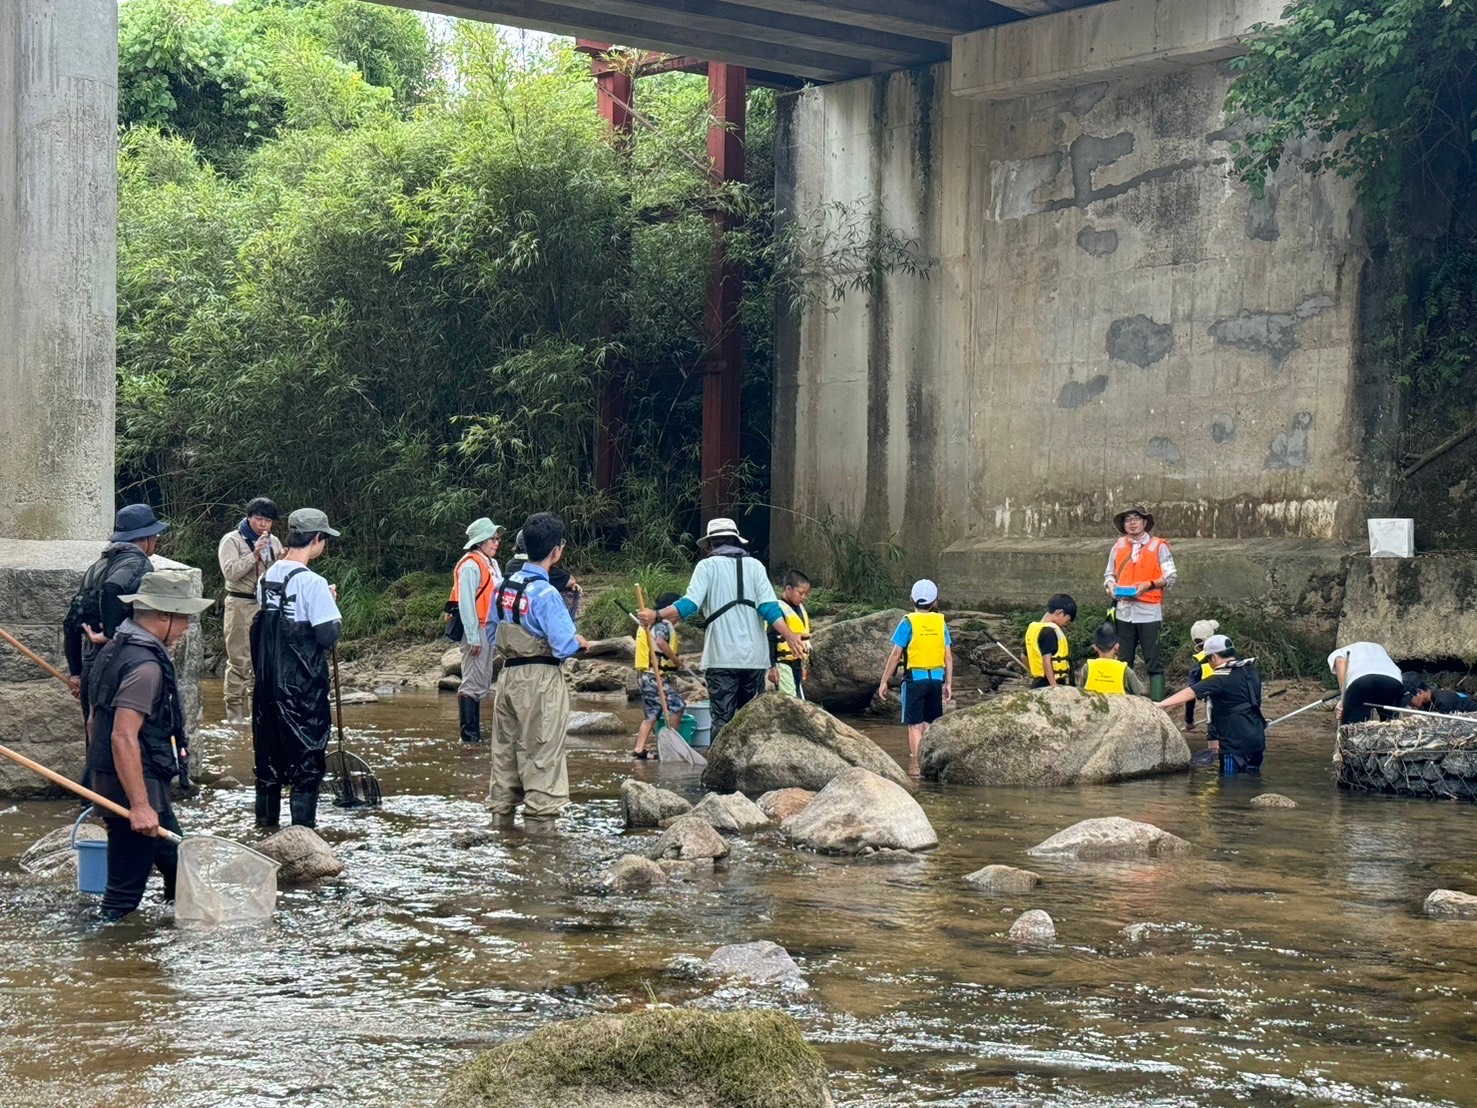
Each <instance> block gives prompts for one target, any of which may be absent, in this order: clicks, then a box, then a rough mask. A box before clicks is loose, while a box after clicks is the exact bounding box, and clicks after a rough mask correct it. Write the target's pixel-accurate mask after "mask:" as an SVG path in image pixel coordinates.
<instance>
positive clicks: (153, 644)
mask: <svg viewBox="0 0 1477 1108" xmlns="http://www.w3.org/2000/svg"><path fill="white" fill-rule="evenodd" d="M148 662H157V663H158V664H159V669H160V671H161V674H162V679H161V680H160V682H159V692H158V695H157V696H155V698H154V705H153V707H152V708H151V709H150V710H149V715H148V718H147V719H145V720H144V725H143V726H142V727H141V728H140V729H139V734H138V745H139V755H140V759H141V761H142V762H143V769H144V776H145V777H152V778H155V779H156V780H159V781H164V782H168V781H169V779H170V778H171V777H173V776H174V775H175V774H176V773H178V772H179V763H178V760H177V759H176V757H175V750H174V745H173V744H172V743H171V742H170V739H177V740H178V741H179V745H180V746H185V745H187V744H188V743H189V737H188V735H187V734H186V730H185V717H184V711H183V709H182V708H181V707H180V697H179V684H178V682H177V681H176V679H175V674H174V660H173V659H171V658H170V656H169V651H167V650H165V649H164V647H163V645H162V644H161V643H160V642H159V640H158V639H155V638H154V637H153V636H152V635H142V634H135V633H133V632H128V633H126V634H118V635H115V636H114V637H113V640H112V641H111V642H109V643H108V644H107V645H106V646H104V647H103V648H102V649H101V650H100V651H98V654H97V657H96V658H95V659H93V663H92V670H91V674H90V681H89V684H88V695H89V698H90V700H91V703H92V705H93V708H92V740H91V741H90V742H89V743H88V745H87V768H88V769H89V770H90V771H91V772H93V773H109V774H112V775H113V776H115V777H116V776H117V774H118V770H117V767H116V766H114V764H113V715H114V709H113V697H114V696H115V695H116V694H117V692H118V687H119V686H120V685H122V684H123V679H124V678H125V677H127V676H128V675H129V674H130V673H132V672H133V671H134V670H136V669H137V668H138V667H139V666H141V665H144V664H146V663H148Z"/></svg>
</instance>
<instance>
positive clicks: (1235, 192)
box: [775, 9, 1364, 568]
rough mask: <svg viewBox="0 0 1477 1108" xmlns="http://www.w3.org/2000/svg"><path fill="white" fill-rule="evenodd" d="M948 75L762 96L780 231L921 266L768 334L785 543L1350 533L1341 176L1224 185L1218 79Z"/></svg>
mask: <svg viewBox="0 0 1477 1108" xmlns="http://www.w3.org/2000/svg"><path fill="white" fill-rule="evenodd" d="M1085 11H1089V12H1090V11H1092V9H1085ZM1049 18H1054V17H1049ZM1018 26H1025V25H1018ZM950 80H951V78H950V72H949V68H948V66H945V65H940V66H937V67H934V68H933V69H931V70H929V71H923V72H910V73H900V74H894V75H892V76H889V77H879V78H876V79H873V80H868V81H860V82H852V83H848V84H843V85H834V86H830V87H826V88H818V89H811V90H807V91H804V92H801V93H798V94H795V95H794V96H791V97H788V98H786V99H785V101H784V102H783V109H782V111H783V116H782V127H781V131H780V142H781V147H782V149H781V151H780V167H779V172H780V176H781V185H782V188H781V195H782V197H784V198H786V199H787V200H789V201H790V210H791V211H792V212H793V213H794V217H795V218H796V219H799V220H801V221H803V222H805V223H808V224H813V223H815V222H816V221H819V220H822V219H824V218H827V208H826V205H829V204H834V203H836V202H840V203H842V204H846V205H851V206H853V210H858V211H862V212H865V213H872V214H876V215H877V216H879V217H880V218H881V219H882V220H883V221H884V222H885V223H886V224H888V225H890V226H892V227H894V228H896V229H897V230H899V231H900V232H901V233H903V234H904V235H907V236H909V237H911V238H913V239H915V240H916V249H917V252H918V253H919V254H920V255H921V256H923V257H924V258H926V259H928V260H930V261H931V262H932V263H933V270H932V273H931V274H930V275H929V276H928V277H927V279H922V278H916V277H911V276H906V275H902V274H897V273H894V274H892V275H889V276H887V277H885V278H884V279H883V280H882V281H881V283H880V286H879V287H878V288H877V289H876V291H875V292H872V293H867V292H858V293H853V294H851V295H849V296H848V297H847V298H846V299H845V300H843V301H842V302H841V303H839V304H837V303H832V304H829V305H827V306H826V307H825V309H824V310H811V311H807V312H805V313H804V314H803V315H802V316H801V317H800V318H799V319H798V320H796V321H786V320H782V321H781V325H780V336H779V337H780V342H779V344H778V352H779V364H778V367H777V384H778V388H777V397H778V401H777V405H776V419H775V435H776V437H775V460H776V464H775V474H776V481H775V498H776V500H777V502H778V503H779V504H780V505H781V507H782V508H787V509H791V510H792V512H786V511H781V512H779V513H777V518H776V539H777V543H778V545H779V547H780V550H781V552H782V553H789V554H793V555H796V556H799V557H802V558H803V557H805V556H806V554H807V548H806V546H805V543H804V541H803V538H802V537H801V536H800V535H799V534H798V533H797V532H798V528H797V521H801V522H803V517H804V516H806V515H809V516H823V515H825V514H826V512H827V511H828V510H830V511H833V512H835V513H836V514H837V515H840V516H843V517H846V518H849V519H852V520H856V521H859V522H860V523H861V524H862V526H863V529H864V531H865V533H866V534H867V535H868V536H870V537H872V538H881V537H884V536H888V535H895V536H896V537H897V538H898V540H899V541H901V542H902V543H903V545H905V546H906V547H907V548H908V550H909V552H910V554H911V555H913V558H912V559H910V560H913V561H916V563H917V564H918V566H919V568H928V567H930V566H931V565H932V563H933V562H934V559H935V558H936V556H937V555H938V554H939V552H940V551H942V550H943V549H944V548H945V547H947V546H949V545H950V544H951V543H954V542H956V541H958V540H960V539H961V538H963V537H965V536H971V537H974V538H990V537H996V538H1006V537H1008V538H1012V539H1014V538H1020V537H1030V538H1033V539H1055V538H1065V537H1072V536H1079V535H1098V536H1101V537H1102V539H1103V542H1104V543H1106V542H1107V541H1108V539H1109V537H1110V536H1111V524H1110V522H1109V521H1110V519H1111V516H1112V514H1113V511H1114V510H1115V508H1116V507H1119V506H1122V505H1125V504H1127V503H1130V502H1133V501H1144V502H1146V503H1148V504H1150V505H1152V506H1153V507H1154V509H1155V511H1156V514H1157V516H1158V524H1159V531H1160V532H1161V533H1162V534H1164V535H1165V536H1166V537H1169V538H1183V537H1204V538H1219V539H1229V538H1240V537H1262V536H1269V537H1287V538H1298V539H1321V540H1325V541H1328V540H1335V539H1340V538H1353V537H1355V536H1357V535H1358V534H1359V533H1361V532H1362V527H1363V524H1362V520H1363V517H1364V504H1363V498H1362V492H1361V484H1360V480H1359V472H1358V470H1359V458H1360V455H1361V441H1362V438H1363V435H1364V428H1363V424H1362V423H1361V422H1360V419H1359V417H1358V414H1357V410H1356V408H1357V406H1356V402H1355V398H1354V395H1353V393H1354V389H1353V384H1354V381H1355V363H1356V357H1355V344H1356V340H1357V325H1356V322H1357V317H1358V307H1359V280H1360V272H1361V267H1362V265H1363V264H1364V256H1363V250H1362V246H1361V242H1360V237H1359V231H1358V225H1357V219H1356V216H1355V209H1354V206H1353V202H1352V196H1351V191H1350V189H1349V186H1348V185H1347V183H1346V182H1342V181H1338V180H1336V179H1332V178H1326V177H1318V178H1314V177H1311V176H1309V175H1307V174H1305V173H1303V172H1302V171H1301V169H1300V168H1299V166H1298V165H1297V164H1296V163H1295V162H1289V163H1287V164H1285V165H1284V167H1283V168H1282V170H1281V171H1279V173H1278V174H1277V175H1276V177H1275V178H1274V180H1273V181H1272V182H1271V185H1270V187H1269V189H1268V191H1267V194H1266V196H1265V197H1263V198H1260V199H1257V198H1253V196H1252V195H1251V193H1250V192H1249V191H1248V190H1247V189H1246V188H1245V187H1244V186H1242V185H1241V184H1239V183H1238V182H1235V181H1233V180H1232V178H1231V174H1230V167H1229V159H1230V156H1231V153H1230V143H1231V142H1232V141H1233V140H1234V139H1235V138H1236V137H1237V135H1238V134H1240V133H1241V130H1240V124H1238V123H1236V122H1234V121H1228V120H1227V119H1225V118H1224V117H1223V114H1222V111H1221V105H1222V103H1223V99H1224V95H1225V91H1226V87H1227V85H1228V83H1229V77H1228V75H1227V74H1226V73H1225V72H1224V70H1223V68H1222V66H1221V65H1220V64H1219V63H1205V64H1200V65H1193V66H1183V65H1182V66H1178V67H1176V68H1173V69H1171V70H1169V71H1167V72H1163V73H1159V74H1154V75H1151V76H1148V77H1142V78H1130V79H1125V80H1118V81H1104V82H1100V83H1090V84H1082V85H1078V86H1076V87H1072V88H1064V89H1061V90H1058V91H1052V92H1047V93H1041V94H1038V95H1033V96H1029V97H1026V98H1023V99H1015V100H1007V101H977V100H968V99H961V98H958V97H954V96H951V95H950V94H949V92H948V91H947V90H948V89H949V87H950ZM831 218H834V215H832V216H831ZM859 440H861V441H859ZM862 441H864V442H865V449H863V448H862ZM792 513H798V514H792Z"/></svg>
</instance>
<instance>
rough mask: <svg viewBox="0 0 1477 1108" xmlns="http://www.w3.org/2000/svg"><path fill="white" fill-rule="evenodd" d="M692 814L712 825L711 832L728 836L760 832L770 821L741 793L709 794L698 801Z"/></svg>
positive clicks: (757, 806)
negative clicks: (720, 832)
mask: <svg viewBox="0 0 1477 1108" xmlns="http://www.w3.org/2000/svg"><path fill="white" fill-rule="evenodd" d="M692 814H693V815H695V816H701V817H702V818H703V819H705V820H707V821H708V822H709V823H711V824H712V825H713V830H715V831H722V832H724V833H725V834H730V835H746V834H748V833H749V832H751V831H762V830H764V828H766V827H768V826H769V824H770V819H769V817H768V816H766V815H765V814H764V812H763V811H762V810H761V809H760V808H759V805H757V804H755V803H754V802H753V801H752V800H750V799H749V798H748V797H747V796H745V795H744V794H743V793H709V794H708V795H707V796H705V797H703V798H702V800H700V801H698V803H697V806H696V807H695V808H693V810H692Z"/></svg>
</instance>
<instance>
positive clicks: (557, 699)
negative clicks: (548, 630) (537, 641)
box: [487, 665, 569, 818]
mask: <svg viewBox="0 0 1477 1108" xmlns="http://www.w3.org/2000/svg"><path fill="white" fill-rule="evenodd" d="M492 718H493V728H492V784H491V788H490V790H489V791H488V794H487V799H488V800H489V801H490V802H491V805H492V811H493V814H494V815H504V816H507V815H512V814H513V810H514V809H515V808H516V807H517V806H518V805H519V804H522V805H523V815H524V817H525V818H538V817H549V816H555V815H558V814H559V810H560V809H561V808H563V807H564V806H565V805H566V804H568V803H569V773H568V770H567V768H566V766H565V761H564V748H565V731H566V729H567V728H568V727H569V688H568V686H566V685H565V683H564V673H563V671H562V670H561V669H560V668H559V667H558V666H550V665H533V666H514V667H513V668H511V669H508V668H504V670H503V672H502V674H501V675H500V676H499V677H498V681H497V698H496V700H495V701H494V705H493V713H492Z"/></svg>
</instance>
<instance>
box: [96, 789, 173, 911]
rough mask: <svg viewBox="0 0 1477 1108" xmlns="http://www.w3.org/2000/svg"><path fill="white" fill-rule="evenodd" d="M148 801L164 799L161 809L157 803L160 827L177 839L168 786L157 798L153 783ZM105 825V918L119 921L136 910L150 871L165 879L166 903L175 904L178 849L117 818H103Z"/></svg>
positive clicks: (166, 841)
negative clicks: (173, 902) (106, 865)
mask: <svg viewBox="0 0 1477 1108" xmlns="http://www.w3.org/2000/svg"><path fill="white" fill-rule="evenodd" d="M149 799H150V801H151V802H156V801H158V800H160V799H163V806H162V807H161V806H160V805H159V804H158V803H157V802H156V803H154V810H155V811H156V812H158V813H159V826H161V827H167V828H168V829H169V830H171V831H173V832H174V833H175V834H176V835H178V834H179V833H180V827H179V820H177V819H175V817H174V809H173V808H171V807H170V806H169V801H168V786H165V787H164V789H163V792H162V793H161V794H156V792H155V789H154V782H153V781H150V782H149ZM103 822H104V823H105V824H107V827H108V888H107V891H106V892H104V893H103V902H102V912H103V915H104V916H105V917H108V918H111V919H119V918H121V917H123V916H126V915H128V913H129V912H132V911H133V910H134V909H135V908H137V907H138V906H139V902H140V901H141V900H143V898H144V887H145V886H146V885H148V883H149V871H150V870H153V869H158V871H159V876H161V877H163V878H164V899H165V900H173V899H174V881H175V874H176V869H177V866H178V864H179V848H178V847H176V846H175V844H174V843H172V842H170V841H169V840H168V839H162V838H159V837H158V836H157V835H140V834H139V833H138V832H137V831H135V830H133V828H131V827H130V826H129V825H128V821H127V820H126V819H122V818H120V817H118V816H104V817H103Z"/></svg>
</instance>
